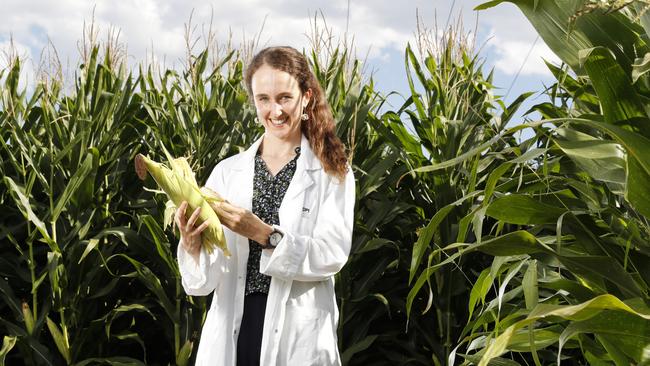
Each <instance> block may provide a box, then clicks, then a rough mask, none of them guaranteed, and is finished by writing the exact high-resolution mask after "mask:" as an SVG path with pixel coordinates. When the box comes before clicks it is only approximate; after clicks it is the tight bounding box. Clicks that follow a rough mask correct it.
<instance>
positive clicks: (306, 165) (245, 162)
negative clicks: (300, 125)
mask: <svg viewBox="0 0 650 366" xmlns="http://www.w3.org/2000/svg"><path fill="white" fill-rule="evenodd" d="M263 139H264V135H262V137H260V138H259V139H257V140H256V141H255V142H254V143H253V144H252V145H251V146H250V147H249V148H248V149H247V150H246V151H244V152H243V153H242V155H241V156H240V158H239V161H238V162H237V163H236V164H234V167H233V169H234V170H244V169H251V167H252V166H254V165H253V161H254V159H255V154H257V150H258V149H259V147H260V144H261V143H262V140H263ZM322 168H323V164H321V162H320V160H318V157H316V155H315V154H314V152H313V151H312V149H311V146H310V144H309V140H307V137H305V135H301V139H300V156H299V157H298V160H297V161H296V172H298V171H305V170H318V169H322Z"/></svg>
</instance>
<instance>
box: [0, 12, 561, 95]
mask: <svg viewBox="0 0 650 366" xmlns="http://www.w3.org/2000/svg"><path fill="white" fill-rule="evenodd" d="M482 2H483V1H479V0H464V1H463V0H459V1H453V0H429V1H420V0H403V1H394V0H327V1H326V0H311V1H301V0H278V1H269V0H236V1H233V0H221V1H217V0H111V1H106V0H98V1H94V2H91V1H87V0H59V1H46V0H3V11H2V13H0V50H4V49H7V46H8V44H9V39H10V37H11V38H13V42H14V45H15V46H16V48H17V49H18V51H19V53H20V54H21V56H23V57H25V58H26V59H27V60H28V67H27V68H26V70H25V77H26V78H27V80H28V81H29V80H33V78H34V71H33V70H34V69H36V68H37V66H36V65H38V62H39V59H40V55H41V52H42V50H43V48H44V47H45V46H46V45H47V43H48V41H50V42H52V44H53V45H54V47H55V48H56V50H57V53H58V55H59V58H60V59H61V61H62V63H63V65H64V67H66V66H67V67H69V68H71V67H72V66H74V65H75V64H76V63H77V61H78V59H79V51H78V46H79V44H80V43H79V42H80V39H81V37H82V30H83V28H84V22H86V23H89V22H90V20H91V19H92V16H93V10H94V18H95V23H96V25H97V26H98V27H99V33H98V37H99V39H100V40H103V39H105V38H106V36H107V32H108V31H109V30H110V29H113V30H114V31H119V35H120V37H119V39H120V40H121V41H122V42H124V43H125V44H126V45H127V54H128V61H129V63H130V64H132V65H133V64H137V63H138V62H140V61H143V60H145V58H147V59H151V58H152V55H153V57H154V58H155V59H156V60H157V61H158V62H160V63H164V65H165V66H167V67H179V66H180V65H181V64H182V62H183V61H182V60H183V59H184V57H185V40H184V32H185V29H184V27H185V24H186V23H187V22H188V19H189V17H190V14H191V13H192V14H193V16H192V17H193V18H192V22H193V24H195V25H198V26H199V28H197V30H198V31H199V32H200V29H201V25H202V24H204V25H205V24H208V23H209V22H210V19H211V18H212V24H213V28H214V30H216V32H217V38H218V39H219V40H220V41H221V42H225V41H226V39H228V38H229V36H230V34H232V39H233V40H234V41H235V42H237V41H239V40H241V39H243V38H246V39H249V40H250V39H251V38H252V37H253V36H254V35H255V34H256V33H257V32H258V31H259V30H260V27H261V25H262V23H263V22H264V21H265V23H264V24H265V25H264V29H263V31H262V33H261V36H260V43H261V44H262V45H278V44H288V45H292V46H294V47H296V48H302V47H308V45H309V41H308V39H307V36H306V34H308V33H309V32H310V28H311V24H312V23H313V21H314V15H315V14H316V12H320V13H322V15H323V16H324V18H325V20H326V22H327V26H328V27H329V28H330V29H331V30H332V34H333V35H334V36H339V37H340V36H343V35H344V34H346V32H347V35H348V36H349V37H354V42H355V44H356V47H357V54H358V55H359V57H360V58H364V57H365V56H366V55H367V65H366V67H367V69H368V70H373V71H374V75H375V83H376V85H377V86H378V87H379V88H380V89H381V90H386V91H388V90H396V91H399V92H406V91H407V85H406V78H405V77H404V61H403V60H404V48H405V46H406V43H407V42H411V43H413V41H414V32H415V30H416V11H417V12H418V13H419V16H420V19H421V22H422V23H423V25H424V26H426V27H427V28H430V29H431V28H433V27H434V24H435V23H434V20H435V19H437V24H438V25H439V26H442V25H444V24H445V23H446V20H447V18H448V16H449V14H451V16H452V18H454V19H457V18H459V17H460V18H462V20H463V23H464V24H465V27H466V28H468V29H474V26H475V24H476V19H477V18H476V17H477V14H476V12H475V11H473V8H474V7H475V6H476V5H478V4H480V3H482ZM476 34H477V44H478V45H482V51H481V56H482V57H483V58H484V59H485V68H486V71H489V70H490V69H494V72H495V78H494V83H495V85H496V86H497V87H499V88H500V89H498V90H497V91H496V93H497V94H505V93H506V91H507V90H508V88H509V87H510V86H511V85H512V90H511V91H510V93H509V94H508V98H507V100H513V99H514V98H516V97H517V96H518V95H519V94H520V93H522V92H525V91H539V90H541V89H542V87H543V85H544V84H547V85H548V84H550V83H551V82H552V77H551V75H550V73H549V72H548V70H547V69H546V67H545V66H544V64H543V62H542V58H546V59H548V60H550V61H553V62H557V58H556V57H555V56H554V55H553V54H552V52H551V51H550V50H549V49H548V47H546V45H545V44H544V43H543V41H542V40H541V39H539V40H537V41H536V32H535V31H534V29H533V28H532V27H531V26H530V25H529V23H528V22H527V20H526V19H525V17H524V16H523V15H522V14H521V13H520V12H519V11H518V9H517V8H516V7H515V6H513V5H511V4H509V3H505V4H502V5H499V6H497V7H495V8H492V9H488V10H485V11H481V12H478V24H477V32H476ZM533 44H534V47H533ZM529 53H530V55H529V57H528V58H526V56H527V55H528V54H529ZM3 61H4V60H2V57H0V66H2V62H3ZM520 70H521V71H520ZM519 71H520V72H519ZM518 72H519V74H518ZM517 74H518V76H517V79H516V82H515V83H514V84H513V80H514V79H515V76H516V75H517ZM542 100H543V97H539V98H538V99H537V100H533V101H531V102H540V101H542ZM530 104H531V103H529V104H528V105H530ZM528 105H527V106H525V108H526V107H528Z"/></svg>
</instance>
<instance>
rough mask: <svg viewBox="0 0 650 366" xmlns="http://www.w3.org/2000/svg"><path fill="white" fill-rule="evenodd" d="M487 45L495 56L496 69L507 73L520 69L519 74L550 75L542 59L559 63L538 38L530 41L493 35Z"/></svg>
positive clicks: (510, 73) (515, 72)
mask: <svg viewBox="0 0 650 366" xmlns="http://www.w3.org/2000/svg"><path fill="white" fill-rule="evenodd" d="M488 46H490V47H492V48H493V50H494V53H495V54H496V58H495V61H494V66H495V68H496V69H498V70H500V71H502V72H503V73H505V74H508V75H515V74H517V73H518V72H519V70H520V69H521V72H520V74H521V75H550V71H549V70H548V67H546V65H545V64H544V60H546V61H550V62H551V63H559V62H560V59H559V58H558V57H557V56H556V55H555V53H553V51H551V49H550V48H548V46H547V45H546V44H545V43H544V41H543V40H542V39H541V38H539V39H537V40H535V38H533V39H532V40H531V41H518V40H503V39H501V38H500V37H496V36H495V37H493V38H492V39H491V40H490V42H489V43H488Z"/></svg>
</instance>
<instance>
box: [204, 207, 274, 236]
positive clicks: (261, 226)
mask: <svg viewBox="0 0 650 366" xmlns="http://www.w3.org/2000/svg"><path fill="white" fill-rule="evenodd" d="M212 209H213V210H214V212H216V213H217V216H219V220H220V221H221V223H222V224H223V225H225V226H226V227H227V228H228V229H230V230H232V231H234V232H236V233H237V234H239V235H242V236H245V237H247V238H249V239H253V240H255V241H256V242H258V243H260V244H262V245H263V246H266V245H268V242H269V235H271V233H272V232H273V226H271V225H269V224H267V223H265V222H264V221H262V220H261V219H260V218H259V217H257V215H255V214H254V213H252V212H251V211H249V210H247V209H245V208H241V207H237V206H235V205H233V204H231V203H230V202H228V201H221V202H217V203H213V204H212Z"/></svg>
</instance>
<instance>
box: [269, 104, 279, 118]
mask: <svg viewBox="0 0 650 366" xmlns="http://www.w3.org/2000/svg"><path fill="white" fill-rule="evenodd" d="M281 114H282V106H281V105H280V103H272V104H271V115H273V116H274V117H278V116H280V115H281Z"/></svg>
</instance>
